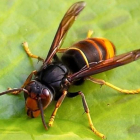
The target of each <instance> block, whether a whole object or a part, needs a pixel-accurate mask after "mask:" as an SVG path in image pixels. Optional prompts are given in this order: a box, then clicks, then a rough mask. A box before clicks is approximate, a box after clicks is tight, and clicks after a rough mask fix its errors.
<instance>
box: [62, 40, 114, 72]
mask: <svg viewBox="0 0 140 140" xmlns="http://www.w3.org/2000/svg"><path fill="white" fill-rule="evenodd" d="M114 55H115V47H114V45H113V44H112V43H111V42H110V41H109V40H107V39H105V38H88V39H85V40H82V41H79V42H77V43H75V44H74V45H72V46H71V47H70V48H69V49H68V50H67V51H66V52H65V53H64V54H63V56H62V61H63V63H65V64H66V65H67V66H68V68H69V69H70V70H71V71H72V72H77V71H79V70H80V69H82V68H83V67H84V66H87V67H89V63H94V64H97V63H98V62H101V61H102V60H105V59H109V58H112V57H113V56H114ZM79 62H80V63H79Z"/></svg>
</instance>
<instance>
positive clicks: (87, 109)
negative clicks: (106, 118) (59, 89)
mask: <svg viewBox="0 0 140 140" xmlns="http://www.w3.org/2000/svg"><path fill="white" fill-rule="evenodd" d="M77 95H81V97H82V103H83V107H84V110H85V112H86V114H87V117H88V121H89V125H90V128H91V130H92V131H93V132H94V133H95V134H96V135H97V136H99V137H101V138H102V139H104V138H105V136H104V135H103V134H102V133H100V132H99V131H98V130H96V128H95V127H94V125H93V122H92V120H91V117H90V113H89V108H88V104H87V102H86V99H85V95H84V94H83V93H82V92H80V91H79V92H75V93H68V94H67V97H75V96H77Z"/></svg>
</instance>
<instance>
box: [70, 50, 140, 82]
mask: <svg viewBox="0 0 140 140" xmlns="http://www.w3.org/2000/svg"><path fill="white" fill-rule="evenodd" d="M139 58H140V49H138V50H134V51H131V52H128V53H125V54H121V55H118V56H115V57H113V58H110V59H107V60H104V61H102V62H99V63H98V64H94V63H90V64H89V68H87V67H84V68H83V69H81V70H80V71H79V72H76V73H74V74H72V75H69V77H68V80H69V81H70V82H72V81H74V80H77V79H79V78H83V77H87V76H90V75H94V74H97V73H101V72H104V71H107V70H110V69H113V68H116V67H119V66H122V65H125V64H128V63H130V62H133V61H135V60H137V59H139Z"/></svg>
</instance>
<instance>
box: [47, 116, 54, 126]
mask: <svg viewBox="0 0 140 140" xmlns="http://www.w3.org/2000/svg"><path fill="white" fill-rule="evenodd" d="M53 122H54V117H51V119H50V121H49V123H48V125H49V126H50V127H51V126H52V125H53Z"/></svg>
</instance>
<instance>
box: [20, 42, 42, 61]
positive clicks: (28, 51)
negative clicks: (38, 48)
mask: <svg viewBox="0 0 140 140" xmlns="http://www.w3.org/2000/svg"><path fill="white" fill-rule="evenodd" d="M22 45H23V47H24V50H25V52H26V53H27V54H28V56H29V57H32V58H36V59H38V61H43V62H44V59H43V58H41V57H39V56H37V55H34V54H32V53H31V51H30V50H29V47H28V43H27V42H23V43H22Z"/></svg>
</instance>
